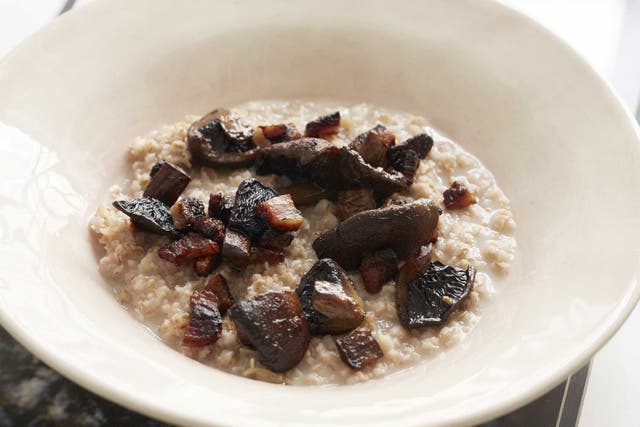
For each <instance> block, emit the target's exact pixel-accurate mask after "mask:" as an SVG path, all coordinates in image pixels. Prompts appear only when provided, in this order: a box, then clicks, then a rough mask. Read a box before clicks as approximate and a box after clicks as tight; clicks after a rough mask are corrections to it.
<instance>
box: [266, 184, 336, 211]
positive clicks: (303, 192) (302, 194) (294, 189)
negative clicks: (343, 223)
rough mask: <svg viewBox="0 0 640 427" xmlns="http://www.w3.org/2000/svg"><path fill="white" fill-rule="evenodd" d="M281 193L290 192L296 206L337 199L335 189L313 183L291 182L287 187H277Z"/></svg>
mask: <svg viewBox="0 0 640 427" xmlns="http://www.w3.org/2000/svg"><path fill="white" fill-rule="evenodd" d="M276 190H277V191H278V193H280V194H290V195H291V198H292V199H293V203H295V204H296V206H304V205H312V204H315V203H318V202H319V201H320V200H322V199H327V200H335V198H336V193H335V191H331V190H326V189H324V188H322V187H318V186H317V185H315V184H311V183H304V182H303V183H298V184H291V185H288V186H285V187H276Z"/></svg>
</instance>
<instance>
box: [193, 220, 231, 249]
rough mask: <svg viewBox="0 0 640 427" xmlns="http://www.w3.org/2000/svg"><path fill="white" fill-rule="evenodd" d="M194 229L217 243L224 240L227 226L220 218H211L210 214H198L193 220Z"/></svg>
mask: <svg viewBox="0 0 640 427" xmlns="http://www.w3.org/2000/svg"><path fill="white" fill-rule="evenodd" d="M191 226H192V228H193V231H195V232H196V233H199V234H202V235H203V236H204V237H207V238H209V239H211V240H213V241H214V242H216V243H222V241H223V240H224V234H225V227H224V223H223V222H222V221H220V220H219V219H215V218H210V217H208V216H204V215H203V216H198V217H196V218H194V219H193V221H191Z"/></svg>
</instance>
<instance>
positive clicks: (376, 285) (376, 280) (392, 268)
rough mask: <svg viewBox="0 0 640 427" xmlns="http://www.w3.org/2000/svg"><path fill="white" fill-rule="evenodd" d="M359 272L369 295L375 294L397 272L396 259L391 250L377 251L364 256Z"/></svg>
mask: <svg viewBox="0 0 640 427" xmlns="http://www.w3.org/2000/svg"><path fill="white" fill-rule="evenodd" d="M359 270H360V274H361V275H362V279H363V280H364V288H365V289H366V290H367V292H369V293H370V294H375V293H378V292H380V289H382V286H384V284H385V283H387V282H388V281H389V280H391V279H392V278H393V277H394V276H395V275H396V273H397V272H398V257H397V256H396V254H395V252H393V251H392V250H391V249H385V250H382V251H378V252H375V253H373V254H371V255H367V256H365V257H364V258H363V259H362V263H361V264H360V268H359Z"/></svg>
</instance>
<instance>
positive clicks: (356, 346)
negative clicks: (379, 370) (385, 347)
mask: <svg viewBox="0 0 640 427" xmlns="http://www.w3.org/2000/svg"><path fill="white" fill-rule="evenodd" d="M336 347H337V348H338V353H339V354H340V358H341V359H342V361H343V362H344V363H345V364H346V365H347V366H349V367H350V368H352V369H362V368H364V367H365V366H368V365H371V364H373V363H375V362H376V361H377V360H378V359H380V358H381V357H382V356H384V354H383V353H382V349H380V346H379V345H378V342H377V341H376V339H375V338H374V337H373V335H371V331H369V329H367V328H358V329H355V330H353V331H351V332H350V333H348V334H347V335H345V336H343V337H340V338H336Z"/></svg>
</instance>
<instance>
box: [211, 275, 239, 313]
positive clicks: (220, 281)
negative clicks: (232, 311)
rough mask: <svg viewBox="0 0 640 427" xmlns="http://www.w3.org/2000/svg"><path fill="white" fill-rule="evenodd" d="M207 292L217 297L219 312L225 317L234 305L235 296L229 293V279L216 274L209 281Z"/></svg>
mask: <svg viewBox="0 0 640 427" xmlns="http://www.w3.org/2000/svg"><path fill="white" fill-rule="evenodd" d="M205 290H207V291H209V292H212V293H213V294H214V295H215V296H216V301H217V305H218V310H220V314H222V315H223V316H224V315H225V313H226V312H227V310H228V309H229V307H231V306H232V305H233V296H232V295H231V292H230V291H229V286H228V284H227V279H225V277H224V276H223V275H222V274H219V273H218V274H214V275H213V276H211V278H210V279H209V280H208V281H207V285H206V286H205Z"/></svg>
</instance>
